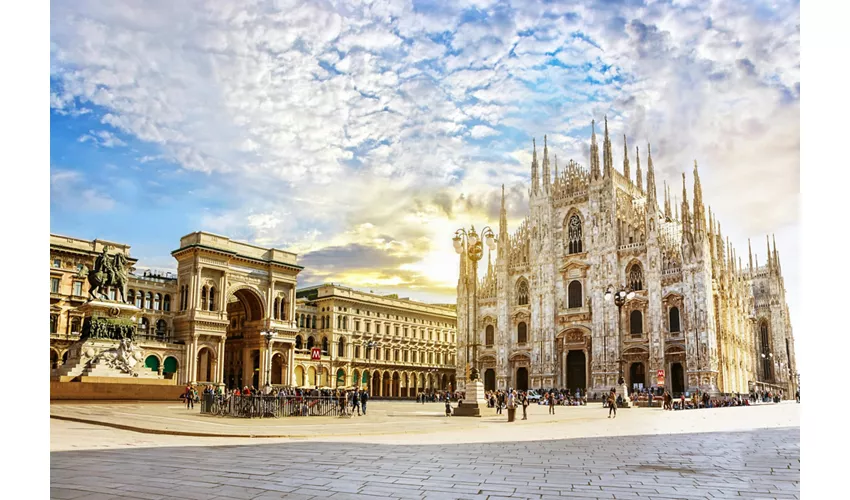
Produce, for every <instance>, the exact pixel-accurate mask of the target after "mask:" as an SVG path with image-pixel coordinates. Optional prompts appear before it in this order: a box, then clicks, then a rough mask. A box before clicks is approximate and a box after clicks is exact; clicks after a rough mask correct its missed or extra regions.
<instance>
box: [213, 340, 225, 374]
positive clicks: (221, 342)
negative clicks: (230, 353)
mask: <svg viewBox="0 0 850 500" xmlns="http://www.w3.org/2000/svg"><path fill="white" fill-rule="evenodd" d="M216 359H217V360H218V362H217V364H216V375H215V377H216V378H215V382H216V383H217V384H219V385H222V384H224V339H221V340H219V341H218V354H217V355H216Z"/></svg>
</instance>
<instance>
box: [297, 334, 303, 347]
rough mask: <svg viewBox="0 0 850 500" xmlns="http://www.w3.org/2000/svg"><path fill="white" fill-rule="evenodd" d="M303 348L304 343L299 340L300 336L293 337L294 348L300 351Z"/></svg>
mask: <svg viewBox="0 0 850 500" xmlns="http://www.w3.org/2000/svg"><path fill="white" fill-rule="evenodd" d="M303 347H304V341H303V340H302V339H301V335H296V336H295V348H296V349H299V350H300V349H302V348H303Z"/></svg>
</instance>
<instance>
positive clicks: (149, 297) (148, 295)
mask: <svg viewBox="0 0 850 500" xmlns="http://www.w3.org/2000/svg"><path fill="white" fill-rule="evenodd" d="M152 301H153V294H152V293H150V292H148V293H146V294H145V309H150V308H151V302H152Z"/></svg>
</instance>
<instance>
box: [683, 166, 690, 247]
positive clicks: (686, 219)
mask: <svg viewBox="0 0 850 500" xmlns="http://www.w3.org/2000/svg"><path fill="white" fill-rule="evenodd" d="M690 232H691V210H690V208H689V207H688V186H687V183H686V182H685V173H684V172H682V234H684V233H690Z"/></svg>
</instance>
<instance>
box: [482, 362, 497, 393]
mask: <svg viewBox="0 0 850 500" xmlns="http://www.w3.org/2000/svg"><path fill="white" fill-rule="evenodd" d="M484 390H485V391H495V390H496V371H495V370H493V369H492V368H487V369H486V370H484Z"/></svg>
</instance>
